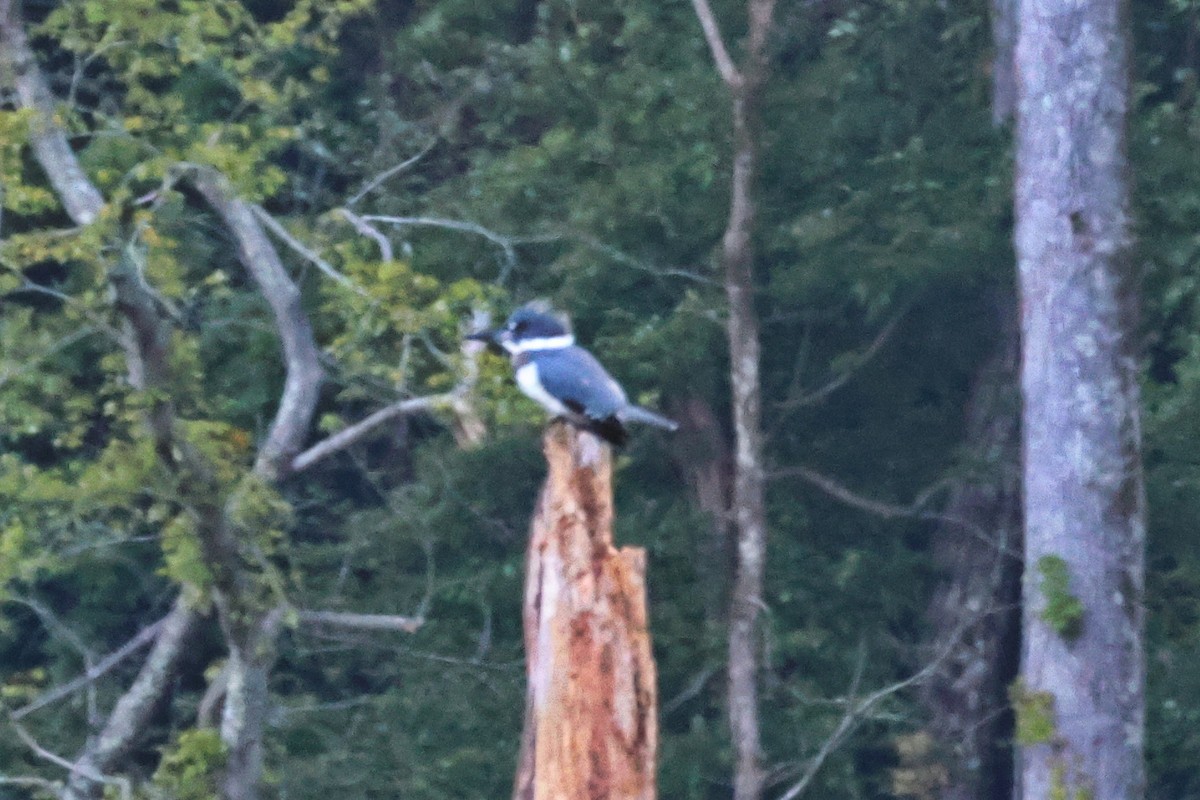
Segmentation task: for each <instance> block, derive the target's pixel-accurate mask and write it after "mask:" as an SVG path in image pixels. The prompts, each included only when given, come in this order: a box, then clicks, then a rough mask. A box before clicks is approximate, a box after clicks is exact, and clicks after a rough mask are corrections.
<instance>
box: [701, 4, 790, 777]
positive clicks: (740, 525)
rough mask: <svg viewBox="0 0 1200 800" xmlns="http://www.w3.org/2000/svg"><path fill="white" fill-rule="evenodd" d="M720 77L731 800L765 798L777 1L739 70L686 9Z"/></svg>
mask: <svg viewBox="0 0 1200 800" xmlns="http://www.w3.org/2000/svg"><path fill="white" fill-rule="evenodd" d="M692 6H693V7H694V8H695V10H696V16H697V18H698V19H699V21H700V27H701V28H702V29H703V31H704V37H705V39H706V41H707V42H708V45H709V50H710V51H711V52H712V55H713V61H714V63H715V64H716V67H717V72H718V73H719V74H720V75H721V79H722V80H723V81H724V82H725V86H726V88H727V89H728V90H729V99H730V107H729V116H730V123H731V127H732V131H733V159H732V166H733V170H732V175H731V178H730V193H729V194H730V197H729V218H728V220H727V221H726V223H725V235H724V236H723V237H722V240H721V269H722V271H723V273H724V285H725V297H726V300H727V302H728V304H729V320H728V325H727V330H728V334H729V375H730V383H731V384H732V387H733V432H734V469H733V509H732V510H733V520H734V526H735V528H736V533H737V547H736V551H735V552H736V563H735V567H734V570H735V571H734V579H733V594H732V597H731V598H730V601H731V602H730V613H729V727H730V733H731V735H732V737H733V749H734V759H735V764H734V774H733V795H734V798H735V800H758V798H759V797H761V796H762V787H763V774H762V763H761V762H762V753H761V743H760V734H759V722H758V665H759V656H758V612H759V609H761V608H762V592H763V570H764V566H765V562H766V552H767V514H766V491H765V485H766V479H765V476H766V469H765V467H764V465H763V433H762V384H761V381H760V379H759V324H758V311H757V310H756V309H755V307H754V239H753V237H754V228H755V225H756V209H755V204H754V184H755V179H756V175H757V171H758V160H759V142H758V127H759V117H760V115H759V108H758V100H759V94H760V92H761V90H762V86H763V83H764V81H765V80H766V77H767V60H768V59H767V37H768V35H769V34H770V32H771V26H772V20H773V17H774V14H775V0H749V2H748V3H747V6H746V11H747V17H748V20H747V22H748V25H747V32H746V53H745V58H744V63H743V64H742V65H741V66H740V67H739V66H738V65H737V64H735V63H734V62H733V59H732V58H731V57H730V55H729V51H728V48H727V47H726V45H725V41H724V39H723V38H722V36H721V32H720V26H719V25H718V24H717V20H716V17H715V16H714V14H713V11H712V8H711V7H710V5H709V3H708V0H692Z"/></svg>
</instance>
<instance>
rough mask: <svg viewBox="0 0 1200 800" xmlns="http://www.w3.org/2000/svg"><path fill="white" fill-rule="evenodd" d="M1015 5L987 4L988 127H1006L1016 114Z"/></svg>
mask: <svg viewBox="0 0 1200 800" xmlns="http://www.w3.org/2000/svg"><path fill="white" fill-rule="evenodd" d="M1017 3H1018V0H991V24H992V124H993V125H996V126H1000V125H1006V124H1008V123H1009V122H1012V119H1013V117H1014V116H1015V115H1016V113H1017V64H1016V49H1017Z"/></svg>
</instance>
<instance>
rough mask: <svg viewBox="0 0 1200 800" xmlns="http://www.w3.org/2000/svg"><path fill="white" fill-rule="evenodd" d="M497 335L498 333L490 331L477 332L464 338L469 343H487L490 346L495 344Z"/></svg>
mask: <svg viewBox="0 0 1200 800" xmlns="http://www.w3.org/2000/svg"><path fill="white" fill-rule="evenodd" d="M497 333H498V331H489V330H482V331H475V333H470V334H467V335H466V336H464V337H463V338H464V339H466V340H467V341H468V342H487V343H488V344H495V343H496V334H497Z"/></svg>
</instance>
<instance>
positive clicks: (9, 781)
mask: <svg viewBox="0 0 1200 800" xmlns="http://www.w3.org/2000/svg"><path fill="white" fill-rule="evenodd" d="M0 786H24V787H27V788H29V789H45V790H46V791H48V792H50V794H52V795H54V796H55V797H57V796H58V795H59V794H60V793H61V792H62V781H52V780H49V779H47V778H39V777H36V776H34V775H14V776H9V775H0Z"/></svg>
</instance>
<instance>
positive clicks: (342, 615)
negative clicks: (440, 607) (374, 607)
mask: <svg viewBox="0 0 1200 800" xmlns="http://www.w3.org/2000/svg"><path fill="white" fill-rule="evenodd" d="M298 616H299V619H300V622H303V623H305V624H306V625H327V626H330V627H334V628H353V629H355V630H363V631H400V632H403V633H416V632H417V630H419V629H420V627H421V626H422V625H424V624H425V618H424V617H423V616H416V617H402V616H399V615H397V614H354V613H350V612H343V611H300V612H298Z"/></svg>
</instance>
